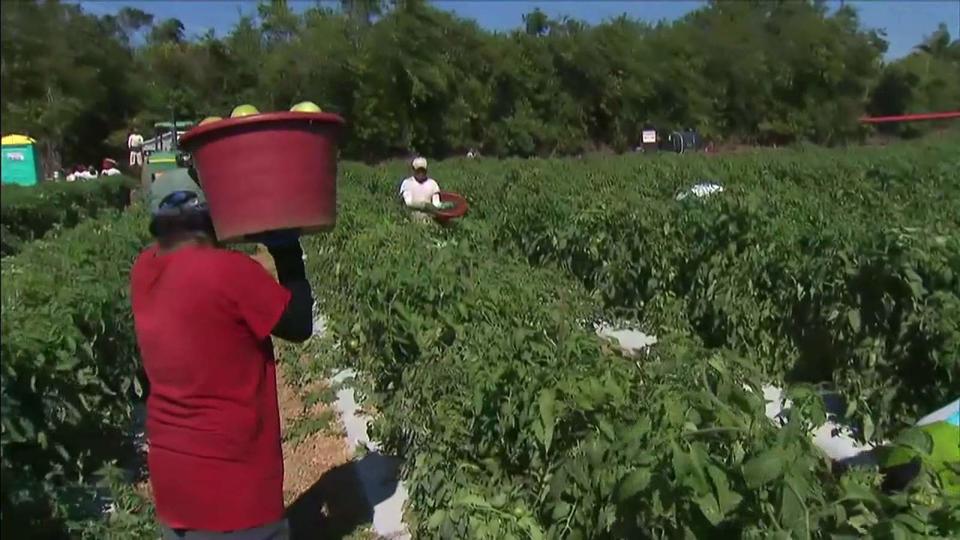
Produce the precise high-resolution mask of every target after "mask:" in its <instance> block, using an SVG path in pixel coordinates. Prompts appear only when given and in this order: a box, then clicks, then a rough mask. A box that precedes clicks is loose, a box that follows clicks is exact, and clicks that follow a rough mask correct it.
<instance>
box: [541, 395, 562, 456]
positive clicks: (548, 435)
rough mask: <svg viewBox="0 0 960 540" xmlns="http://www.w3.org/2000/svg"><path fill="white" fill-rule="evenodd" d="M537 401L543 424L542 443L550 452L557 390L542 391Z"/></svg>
mask: <svg viewBox="0 0 960 540" xmlns="http://www.w3.org/2000/svg"><path fill="white" fill-rule="evenodd" d="M537 403H538V405H539V407H540V425H541V426H543V435H542V438H541V439H540V443H541V444H543V447H544V450H546V452H548V453H549V452H550V445H551V443H552V442H553V428H554V421H555V414H556V405H557V391H556V390H555V389H553V388H548V389H546V390H543V391H542V392H540V397H539V399H537Z"/></svg>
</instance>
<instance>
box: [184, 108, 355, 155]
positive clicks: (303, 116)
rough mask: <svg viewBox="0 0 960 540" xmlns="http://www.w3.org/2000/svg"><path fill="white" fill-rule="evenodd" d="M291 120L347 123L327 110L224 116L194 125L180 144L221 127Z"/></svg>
mask: <svg viewBox="0 0 960 540" xmlns="http://www.w3.org/2000/svg"><path fill="white" fill-rule="evenodd" d="M290 120H304V121H310V122H321V123H327V124H336V125H337V126H344V125H346V123H347V122H346V120H344V119H343V117H342V116H340V115H338V114H334V113H327V112H319V113H315V112H299V111H276V112H268V113H258V114H251V115H249V116H239V117H237V118H223V119H221V120H216V121H213V122H208V123H206V124H202V125H197V126H194V127H192V128H190V130H189V131H187V132H186V133H184V134H183V135H182V136H181V137H180V143H179V144H180V146H182V147H184V148H186V149H189V148H188V146H189V145H190V144H192V143H195V142H196V140H198V139H199V138H200V137H202V136H204V135H207V134H209V133H212V132H215V131H219V130H221V129H228V128H232V127H236V126H246V125H253V124H266V123H271V122H288V121H290Z"/></svg>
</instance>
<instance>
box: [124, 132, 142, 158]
mask: <svg viewBox="0 0 960 540" xmlns="http://www.w3.org/2000/svg"><path fill="white" fill-rule="evenodd" d="M127 149H128V150H130V166H131V167H133V166H134V165H136V166H138V167H142V166H143V135H140V133H138V132H137V130H135V129H133V130H130V136H128V137H127Z"/></svg>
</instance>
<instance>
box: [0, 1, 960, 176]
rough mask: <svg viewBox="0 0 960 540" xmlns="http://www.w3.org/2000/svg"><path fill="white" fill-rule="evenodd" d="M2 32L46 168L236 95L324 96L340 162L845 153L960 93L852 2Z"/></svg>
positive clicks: (35, 23) (271, 98) (317, 11)
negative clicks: (896, 51)
mask: <svg viewBox="0 0 960 540" xmlns="http://www.w3.org/2000/svg"><path fill="white" fill-rule="evenodd" d="M2 22H3V29H4V32H2V34H3V38H2V39H3V47H2V49H0V50H2V55H3V66H4V73H3V75H4V76H3V91H2V92H0V96H2V97H0V99H2V111H0V112H2V113H3V114H2V115H0V118H2V122H3V125H2V127H3V131H4V132H5V133H6V132H11V131H26V132H28V133H30V134H31V135H33V136H34V137H36V138H37V139H38V140H40V141H41V142H42V144H43V145H45V148H47V150H45V152H44V155H45V156H46V157H45V162H48V163H54V162H57V161H59V155H60V154H62V156H63V157H64V158H66V159H68V160H74V159H83V160H88V161H89V160H98V159H100V158H101V157H102V152H104V151H106V150H109V149H110V148H109V147H111V146H112V147H116V146H118V145H122V140H123V134H124V133H125V128H126V127H127V126H128V125H129V124H135V125H137V126H139V128H140V129H141V131H143V132H145V133H152V131H153V129H152V125H153V123H154V122H156V121H169V120H170V117H171V115H173V114H175V115H177V116H178V117H180V118H184V117H190V118H192V119H199V118H203V117H206V116H209V115H218V116H226V115H227V113H228V112H229V111H230V110H231V109H232V108H233V107H234V106H236V105H238V104H241V103H251V104H254V105H256V106H257V107H258V108H259V109H260V110H262V111H268V110H287V109H288V108H289V107H290V106H291V105H292V104H293V103H296V102H298V101H302V100H304V99H308V100H310V101H314V102H316V103H318V104H319V105H320V106H321V107H323V109H324V110H329V111H334V112H338V113H340V114H342V115H343V116H344V117H345V118H346V119H347V120H348V121H349V130H348V132H347V134H346V140H345V141H344V144H343V151H344V156H346V157H350V158H353V159H360V160H364V161H375V160H379V159H383V158H388V157H395V156H399V155H407V154H410V153H414V152H417V153H422V154H429V155H434V156H438V157H441V156H448V155H451V154H463V153H465V152H466V150H467V149H471V148H473V149H477V150H480V151H481V152H482V153H483V154H484V155H491V156H505V155H519V156H534V155H541V156H547V155H570V154H579V153H581V152H584V151H588V150H591V149H612V150H615V151H624V150H627V149H630V148H633V147H634V146H636V145H637V144H638V142H639V137H640V133H641V130H642V129H643V127H644V125H646V124H648V123H653V124H654V125H656V126H658V127H661V128H664V129H667V128H670V129H674V128H682V127H693V128H696V129H698V130H699V131H700V132H701V133H703V134H704V135H705V136H707V137H709V138H712V139H715V140H719V139H725V140H734V141H742V142H747V143H761V144H770V143H774V144H783V143H791V142H800V141H811V142H816V143H823V144H841V143H844V142H847V141H856V140H859V139H860V138H862V137H863V136H864V135H865V134H866V133H867V131H866V129H865V128H863V127H862V126H861V125H860V124H859V123H858V121H857V119H858V117H859V116H861V115H862V114H863V113H864V112H865V111H866V110H868V109H869V110H870V111H871V112H877V113H881V112H890V113H895V112H898V111H896V110H893V109H904V111H916V110H924V109H929V108H933V109H936V108H938V107H946V106H948V105H951V104H952V103H956V102H957V101H958V99H960V93H958V92H960V88H958V87H957V85H956V80H955V79H956V77H953V79H951V78H950V77H951V76H952V75H953V74H954V73H956V54H955V53H956V50H957V42H956V41H954V42H951V41H950V37H949V35H948V34H946V33H945V32H943V33H938V34H936V35H935V36H933V37H931V39H930V40H928V42H927V43H926V44H925V45H924V46H925V47H926V48H925V49H924V50H923V51H919V52H918V53H917V54H916V55H914V56H915V57H916V58H914V56H911V57H910V58H907V59H904V60H903V61H902V62H898V63H896V64H894V65H892V66H889V67H887V68H884V67H883V66H882V64H881V62H880V58H881V55H882V53H883V52H884V51H885V50H886V43H885V42H884V41H883V40H882V39H880V37H879V36H878V35H877V34H876V33H875V32H872V31H867V30H865V29H863V28H862V27H861V26H860V24H859V21H858V19H857V17H856V14H855V12H854V11H853V10H852V9H850V8H841V9H838V10H832V11H831V10H827V9H825V8H824V7H823V4H822V3H820V2H710V3H708V4H706V5H704V6H702V7H700V8H699V9H697V10H696V11H694V12H692V13H690V14H688V15H687V16H686V17H683V18H681V19H679V20H677V21H674V22H671V23H663V24H657V25H655V26H651V25H648V24H645V23H643V22H640V21H636V20H631V19H629V18H627V17H619V18H616V19H612V20H608V21H605V22H603V23H601V24H597V25H588V24H585V23H583V22H581V21H576V20H571V19H567V18H563V19H559V20H555V19H551V18H550V17H548V16H546V15H545V14H544V13H542V12H537V11H534V12H533V13H531V14H529V15H527V16H526V17H525V18H524V28H523V29H517V30H515V31H512V32H501V33H492V32H488V31H485V30H483V29H481V28H479V27H478V26H477V25H476V24H475V23H474V22H472V21H468V20H464V19H461V18H458V17H456V16H455V15H453V14H451V13H449V12H447V11H443V10H439V9H436V8H433V7H431V6H430V5H429V4H428V3H426V2H401V3H396V2H395V3H392V4H390V5H388V3H386V2H380V1H376V0H356V1H349V2H341V6H340V9H339V10H334V9H330V8H329V7H323V6H309V7H306V6H301V9H295V6H294V4H293V3H289V2H281V1H274V2H261V3H260V4H259V6H258V12H257V16H256V17H244V18H241V19H240V20H239V21H238V23H237V24H236V26H235V27H234V28H233V29H231V31H230V32H229V33H227V34H226V35H224V36H217V35H214V34H213V33H212V32H209V33H206V34H203V35H200V36H189V35H185V34H184V28H183V24H182V22H181V21H179V20H177V19H168V20H163V21H153V17H152V16H151V15H149V14H146V13H143V12H140V11H137V10H135V9H125V10H121V11H120V12H119V13H118V14H117V15H114V16H104V17H95V16H93V15H90V14H86V13H84V12H83V11H82V9H81V8H80V7H79V6H76V5H73V4H66V3H58V2H43V3H41V2H38V1H36V0H33V1H24V2H16V3H11V4H10V6H7V9H6V10H4V14H3V18H2ZM519 22H520V21H518V23H519ZM133 44H137V45H136V46H134V45H133ZM926 51H929V52H926ZM104 82H107V83H108V84H103V83H104ZM906 134H909V133H906ZM102 141H107V142H108V144H106V145H104V144H100V143H101V142H102Z"/></svg>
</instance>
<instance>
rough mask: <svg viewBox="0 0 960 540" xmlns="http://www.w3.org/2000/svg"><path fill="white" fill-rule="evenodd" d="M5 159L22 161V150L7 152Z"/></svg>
mask: <svg viewBox="0 0 960 540" xmlns="http://www.w3.org/2000/svg"><path fill="white" fill-rule="evenodd" d="M7 159H9V160H10V161H23V160H24V159H26V158H24V157H23V152H7Z"/></svg>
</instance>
